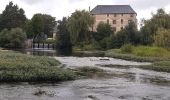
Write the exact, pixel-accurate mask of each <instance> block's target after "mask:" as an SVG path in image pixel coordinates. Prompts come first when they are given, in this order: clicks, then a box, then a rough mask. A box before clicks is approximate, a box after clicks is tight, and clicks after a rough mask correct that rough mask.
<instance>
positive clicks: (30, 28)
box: [24, 20, 35, 39]
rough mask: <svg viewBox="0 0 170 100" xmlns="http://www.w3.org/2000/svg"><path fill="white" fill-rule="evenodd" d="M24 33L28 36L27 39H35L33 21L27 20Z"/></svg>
mask: <svg viewBox="0 0 170 100" xmlns="http://www.w3.org/2000/svg"><path fill="white" fill-rule="evenodd" d="M24 31H25V32H26V34H27V38H29V39H32V38H33V37H34V35H35V34H34V32H33V26H32V21H31V20H27V21H26V23H25V25H24Z"/></svg>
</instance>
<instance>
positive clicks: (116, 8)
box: [91, 5, 136, 15]
mask: <svg viewBox="0 0 170 100" xmlns="http://www.w3.org/2000/svg"><path fill="white" fill-rule="evenodd" d="M122 13H126V14H136V12H135V11H134V10H133V9H132V7H131V6H130V5H97V6H96V7H95V8H94V9H92V11H91V14H94V15H96V14H122Z"/></svg>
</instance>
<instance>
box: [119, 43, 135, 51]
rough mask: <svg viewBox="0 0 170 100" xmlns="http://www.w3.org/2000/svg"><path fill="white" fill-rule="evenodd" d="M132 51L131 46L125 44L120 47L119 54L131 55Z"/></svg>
mask: <svg viewBox="0 0 170 100" xmlns="http://www.w3.org/2000/svg"><path fill="white" fill-rule="evenodd" d="M133 49H134V47H133V45H131V44H125V45H123V46H122V47H121V52H122V53H132V52H133Z"/></svg>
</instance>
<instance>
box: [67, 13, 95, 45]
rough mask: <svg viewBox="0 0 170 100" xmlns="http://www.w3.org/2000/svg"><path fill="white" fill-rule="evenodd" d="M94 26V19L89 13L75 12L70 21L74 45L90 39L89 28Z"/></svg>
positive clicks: (69, 26)
mask: <svg viewBox="0 0 170 100" xmlns="http://www.w3.org/2000/svg"><path fill="white" fill-rule="evenodd" d="M93 24H94V18H93V16H91V14H90V13H89V12H88V11H85V10H82V11H75V12H74V13H73V14H72V15H71V17H70V18H69V21H68V25H67V26H68V31H69V32H70V35H71V40H72V42H73V43H75V44H76V43H77V42H82V41H85V40H87V39H88V34H87V33H88V31H89V28H90V27H92V25H93Z"/></svg>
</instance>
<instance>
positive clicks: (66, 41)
mask: <svg viewBox="0 0 170 100" xmlns="http://www.w3.org/2000/svg"><path fill="white" fill-rule="evenodd" d="M67 22H68V19H67V18H65V17H64V18H63V19H62V20H59V21H58V23H59V25H58V30H59V32H58V38H57V51H58V53H59V54H62V55H70V54H71V53H72V43H71V40H70V33H69V32H68V29H67Z"/></svg>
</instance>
